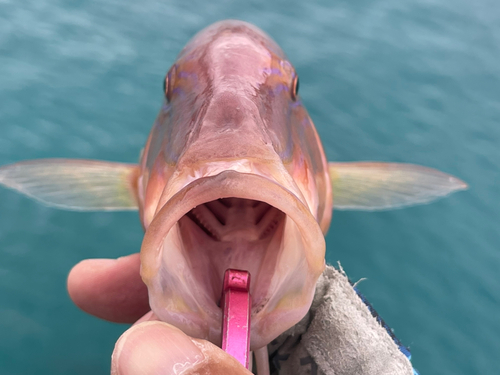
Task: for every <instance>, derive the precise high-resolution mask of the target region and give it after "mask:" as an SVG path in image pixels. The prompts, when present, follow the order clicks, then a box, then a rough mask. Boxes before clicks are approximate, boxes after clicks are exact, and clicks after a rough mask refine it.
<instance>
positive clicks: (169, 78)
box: [163, 66, 175, 103]
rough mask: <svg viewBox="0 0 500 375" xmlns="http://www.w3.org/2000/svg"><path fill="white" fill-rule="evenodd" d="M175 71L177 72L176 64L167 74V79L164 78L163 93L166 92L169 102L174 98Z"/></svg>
mask: <svg viewBox="0 0 500 375" xmlns="http://www.w3.org/2000/svg"><path fill="white" fill-rule="evenodd" d="M174 72H175V66H173V67H172V68H171V69H170V70H169V72H168V73H167V75H166V76H165V79H164V80H163V93H164V94H165V99H167V103H170V100H171V99H172V77H173V73H174Z"/></svg>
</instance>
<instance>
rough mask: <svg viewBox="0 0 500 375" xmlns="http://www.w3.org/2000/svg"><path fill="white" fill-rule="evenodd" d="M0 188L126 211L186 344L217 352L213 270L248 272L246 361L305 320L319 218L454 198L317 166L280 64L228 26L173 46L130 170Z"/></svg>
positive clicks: (321, 155) (319, 157)
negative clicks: (203, 344) (192, 341)
mask: <svg viewBox="0 0 500 375" xmlns="http://www.w3.org/2000/svg"><path fill="white" fill-rule="evenodd" d="M332 127H333V125H332ZM0 184H1V185H3V186H5V187H7V188H10V189H13V190H16V191H18V192H20V193H23V194H25V195H27V196H29V197H32V198H34V199H37V200H39V201H41V202H43V203H44V204H47V205H50V206H53V207H58V208H62V209H68V210H76V211H119V210H138V212H139V216H140V220H141V223H142V226H143V228H144V231H145V234H144V239H143V242H142V245H141V249H140V254H141V255H140V258H141V271H140V272H141V277H142V279H143V281H144V283H145V284H146V285H147V288H148V294H149V302H150V306H151V309H152V311H153V312H154V313H155V315H156V316H157V317H158V318H159V319H161V320H163V321H165V322H167V323H170V324H172V325H174V326H176V327H178V328H180V329H181V330H182V331H184V332H185V333H186V334H188V335H190V336H192V337H196V338H201V339H206V340H209V341H211V342H213V343H215V344H219V345H220V342H221V329H222V328H221V322H222V311H221V308H220V298H221V290H222V283H223V277H224V271H225V270H226V269H229V268H231V269H240V270H246V271H248V272H249V273H250V275H251V277H252V283H251V286H250V294H251V296H252V307H251V321H252V324H251V332H250V337H251V339H250V341H251V344H250V345H251V348H252V350H257V349H259V348H262V347H265V346H266V345H267V344H268V343H270V342H271V341H272V340H273V339H275V338H276V337H277V336H279V335H280V334H281V333H283V332H284V331H286V330H287V329H288V328H290V327H292V326H293V325H295V324H297V323H298V322H299V321H300V320H301V319H302V318H303V317H304V316H305V314H306V313H307V311H308V310H309V308H310V306H311V303H312V299H313V296H314V292H315V286H316V282H317V280H318V278H319V276H320V275H321V274H322V272H323V270H324V268H325V251H326V243H325V234H326V232H327V230H328V228H329V225H330V222H331V218H332V212H333V209H336V210H366V211H376V210H386V209H394V208H401V207H406V206H411V205H415V204H424V203H428V202H431V201H433V200H435V199H437V198H441V197H445V196H447V195H449V194H451V193H453V192H456V191H459V190H464V189H466V188H467V184H466V183H465V182H463V181H461V180H460V179H458V178H456V177H453V176H451V175H449V174H446V173H443V172H440V171H438V170H435V169H432V168H428V167H423V166H418V165H413V164H405V163H383V162H328V161H327V159H326V156H325V152H324V150H323V146H322V143H321V140H320V137H319V135H318V132H317V131H316V129H315V126H314V124H313V121H312V120H311V118H310V116H309V114H308V112H307V110H306V108H305V106H304V103H303V102H302V100H301V97H300V95H299V77H298V75H297V72H296V70H295V68H294V66H293V65H292V63H291V62H290V61H289V60H288V58H287V57H286V55H285V53H284V52H283V51H282V50H281V48H280V47H279V46H278V45H277V44H276V43H275V42H274V41H273V40H272V39H271V38H270V37H269V36H268V35H267V34H265V33H264V32H263V31H262V30H260V29H259V28H257V27H256V26H253V25H251V24H249V23H246V22H243V21H237V20H226V21H221V22H218V23H215V24H213V25H210V26H208V27H207V28H205V29H204V30H202V31H200V32H199V33H198V34H196V35H195V36H194V37H193V38H192V39H191V40H190V41H189V43H188V44H187V45H186V46H185V47H184V48H183V49H182V51H181V52H180V54H179V55H178V57H177V59H176V61H175V62H174V64H173V65H172V66H171V67H170V69H169V70H168V73H167V74H166V76H165V79H164V81H163V98H162V103H161V108H160V111H159V114H158V116H157V118H156V120H155V122H154V124H153V127H152V130H151V132H150V134H149V137H148V139H147V142H146V144H145V147H144V149H143V150H142V152H141V156H140V159H139V162H138V163H136V164H133V163H132V164H129V163H117V162H108V161H94V160H78V159H40V160H31V161H21V162H18V163H15V164H11V165H6V166H2V167H0Z"/></svg>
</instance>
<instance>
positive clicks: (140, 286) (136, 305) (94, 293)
mask: <svg viewBox="0 0 500 375" xmlns="http://www.w3.org/2000/svg"><path fill="white" fill-rule="evenodd" d="M139 269H140V259H139V254H133V255H129V256H126V257H123V258H118V259H87V260H84V261H82V262H80V263H78V264H77V265H76V266H75V267H73V269H72V270H71V272H70V273H69V275H68V292H69V295H70V297H71V299H72V300H73V302H74V303H75V304H76V305H77V306H78V307H79V308H81V309H82V310H83V311H85V312H88V313H89V314H92V315H95V316H97V317H99V318H102V319H106V320H110V321H113V322H118V323H133V322H135V321H136V320H137V319H139V318H140V317H141V316H143V315H144V314H145V313H146V312H148V311H149V309H150V308H149V302H148V292H147V288H146V285H144V283H143V282H142V280H141V277H140V274H139Z"/></svg>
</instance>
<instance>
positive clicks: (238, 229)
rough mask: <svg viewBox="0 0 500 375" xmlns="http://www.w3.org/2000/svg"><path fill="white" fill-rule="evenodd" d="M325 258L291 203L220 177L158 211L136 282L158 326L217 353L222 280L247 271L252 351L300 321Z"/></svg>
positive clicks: (303, 211) (194, 185)
mask: <svg viewBox="0 0 500 375" xmlns="http://www.w3.org/2000/svg"><path fill="white" fill-rule="evenodd" d="M263 212H264V213H263ZM221 216H222V217H221ZM217 217H218V218H219V220H215V219H214V218H217ZM223 223H224V224H223ZM324 256H325V241H324V237H323V235H322V232H321V229H320V227H319V225H318V223H317V222H316V220H315V218H314V216H313V215H312V214H311V212H310V211H309V209H308V207H307V205H306V204H304V202H303V201H302V200H301V199H299V197H297V195H295V194H294V193H292V192H291V191H290V190H289V189H287V188H285V187H283V186H282V185H281V184H279V183H277V182H276V181H273V180H272V179H270V178H267V177H264V176H262V175H259V174H254V173H241V172H238V171H234V170H226V171H223V172H220V173H218V174H216V175H211V176H207V177H201V178H198V179H195V180H194V181H192V182H190V183H188V184H187V185H186V186H184V187H182V188H181V189H180V190H179V191H178V192H177V193H176V194H174V195H173V196H172V197H171V198H170V199H168V200H167V201H166V203H165V204H164V205H163V206H162V208H161V209H160V210H159V211H157V213H156V215H155V217H154V219H153V221H152V222H151V224H150V225H149V227H148V229H147V231H146V234H145V237H144V241H143V245H142V248H141V276H142V278H143V280H144V282H145V283H146V285H147V286H148V290H149V297H150V304H151V308H152V310H153V311H154V312H155V314H156V315H157V316H158V317H159V318H160V319H161V320H163V321H165V322H167V323H170V324H173V325H175V326H177V327H178V328H180V329H182V330H183V331H184V332H185V333H187V334H188V335H191V336H193V337H197V338H203V339H207V340H209V341H211V342H213V343H215V344H220V341H221V329H222V328H221V323H222V311H221V308H220V307H219V302H220V296H221V291H222V282H223V276H224V271H225V270H226V269H227V268H237V269H242V270H246V271H249V272H250V274H251V275H252V285H251V286H250V294H251V295H252V311H251V321H252V325H251V347H252V348H253V349H256V348H259V347H262V346H264V345H267V344H268V343H269V342H270V341H272V340H273V339H274V338H276V337H277V336H278V335H279V334H281V333H282V332H284V331H285V330H286V329H288V328H290V327H291V326H293V325H294V324H296V323H297V322H298V321H300V319H302V317H303V316H304V315H305V314H306V312H307V310H308V309H309V307H310V305H311V302H312V298H313V295H314V290H315V284H316V281H317V279H318V277H319V275H320V274H321V272H322V271H323V269H324V266H325V261H324Z"/></svg>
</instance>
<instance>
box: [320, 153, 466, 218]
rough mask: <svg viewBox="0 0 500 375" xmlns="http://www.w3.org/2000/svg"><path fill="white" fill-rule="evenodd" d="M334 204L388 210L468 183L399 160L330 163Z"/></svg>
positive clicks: (423, 200)
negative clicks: (395, 161)
mask: <svg viewBox="0 0 500 375" xmlns="http://www.w3.org/2000/svg"><path fill="white" fill-rule="evenodd" d="M329 170H330V178H331V181H332V189H333V206H334V208H336V209H340V210H366V211H375V210H387V209H392V208H399V207H405V206H411V205H415V204H423V203H428V202H430V201H432V200H434V199H437V198H440V197H444V196H446V195H448V194H451V193H453V192H454V191H458V190H465V189H467V184H466V183H465V182H463V181H461V180H459V179H458V178H455V177H453V176H450V175H448V174H446V173H443V172H440V171H438V170H435V169H432V168H426V167H421V166H418V165H413V164H400V163H377V162H360V163H329Z"/></svg>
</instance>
